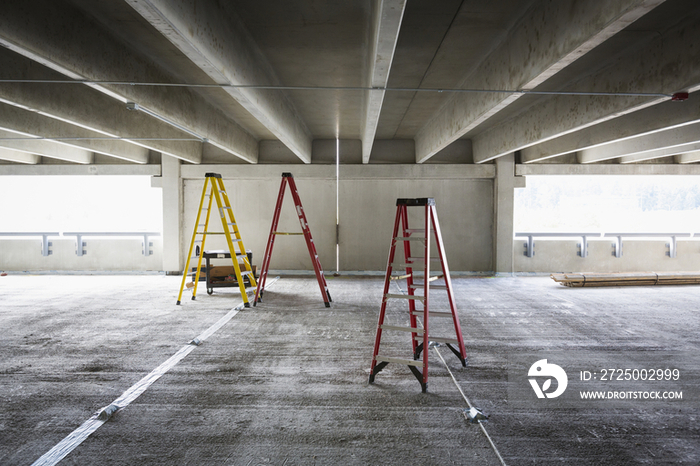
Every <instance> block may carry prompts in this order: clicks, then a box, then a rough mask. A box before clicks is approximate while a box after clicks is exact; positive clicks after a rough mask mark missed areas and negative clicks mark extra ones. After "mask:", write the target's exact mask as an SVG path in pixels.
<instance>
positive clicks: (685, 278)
mask: <svg viewBox="0 0 700 466" xmlns="http://www.w3.org/2000/svg"><path fill="white" fill-rule="evenodd" d="M551 277H552V280H554V281H555V282H557V283H559V284H560V285H563V286H570V287H583V286H650V285H700V273H697V272H634V273H553V274H552V275H551Z"/></svg>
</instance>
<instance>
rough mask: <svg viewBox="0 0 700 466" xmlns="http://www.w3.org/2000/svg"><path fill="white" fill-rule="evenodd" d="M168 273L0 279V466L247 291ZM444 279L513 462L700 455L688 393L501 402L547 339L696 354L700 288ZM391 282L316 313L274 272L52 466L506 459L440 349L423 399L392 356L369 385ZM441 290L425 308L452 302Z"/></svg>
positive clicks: (56, 437)
mask: <svg viewBox="0 0 700 466" xmlns="http://www.w3.org/2000/svg"><path fill="white" fill-rule="evenodd" d="M179 284H180V279H179V278H178V277H171V276H162V275H142V276H116V275H107V276H78V275H73V276H59V275H43V276H30V275H10V276H6V277H0V297H1V299H2V305H1V306H0V328H2V329H3V332H2V338H1V339H0V354H2V358H1V359H0V464H3V465H25V464H27V465H28V464H31V463H32V462H33V461H35V460H36V459H38V458H39V457H40V456H41V455H43V454H44V453H45V452H47V451H49V450H50V449H51V448H52V447H53V446H54V445H56V444H57V443H58V442H60V441H61V440H62V439H64V438H65V437H66V436H67V435H68V434H70V433H71V432H72V431H73V430H74V429H76V428H78V427H79V426H80V425H81V424H82V423H83V422H84V421H85V420H87V419H89V418H90V417H91V416H92V415H93V414H94V413H95V412H96V411H97V410H99V409H100V408H102V407H104V406H107V405H109V404H110V403H111V402H112V401H114V400H115V399H116V398H118V397H119V396H120V395H121V394H122V393H123V392H124V391H125V390H127V389H128V388H129V387H131V386H132V385H133V384H134V383H136V382H138V381H139V380H140V379H142V378H143V377H144V376H145V375H147V374H148V373H149V372H150V371H151V370H153V369H154V368H156V367H157V366H159V365H160V364H161V363H163V362H164V361H165V360H167V359H168V358H169V357H170V356H172V355H173V354H175V353H176V352H177V351H178V350H179V349H180V348H182V347H183V346H184V345H186V344H187V343H188V342H189V341H190V340H191V339H192V338H194V337H196V336H197V335H200V334H201V333H202V332H203V331H204V330H206V329H207V328H209V327H210V326H211V325H212V324H214V323H215V322H217V321H218V320H219V319H220V318H221V317H222V316H224V315H226V314H227V313H228V312H229V311H230V310H231V309H232V308H233V307H234V306H236V305H237V304H239V303H240V302H241V300H240V295H237V294H236V293H235V291H234V290H233V289H230V288H227V289H217V290H215V293H214V294H213V295H211V296H209V295H207V294H206V293H205V292H204V291H203V290H200V293H199V295H198V297H197V300H196V301H192V300H190V299H189V296H185V297H184V298H185V299H183V304H182V305H181V306H176V305H175V301H176V299H177V291H178V289H179ZM454 285H455V290H456V298H457V307H458V309H459V312H460V320H461V323H462V327H463V332H464V337H465V343H466V345H467V352H468V354H469V366H468V367H467V368H462V367H461V364H460V363H459V361H458V360H457V359H456V358H455V357H454V356H452V355H451V354H450V352H449V351H445V349H444V348H441V349H440V351H441V354H442V355H443V356H444V358H445V361H446V362H447V364H448V365H449V367H450V370H451V371H452V372H453V374H454V376H455V378H456V380H457V383H458V384H459V386H460V387H461V389H462V390H463V391H464V392H465V394H466V395H467V396H468V397H469V399H470V400H471V402H472V403H473V404H474V405H476V406H478V407H480V408H482V409H483V410H484V411H485V412H487V413H488V414H490V415H491V417H490V419H489V421H488V422H487V423H485V424H484V425H485V427H486V429H487V430H488V432H489V434H490V435H491V437H492V439H493V441H494V443H495V445H496V447H497V448H498V450H499V451H500V453H501V454H502V456H503V458H504V460H505V462H506V463H507V464H509V465H521V464H526V465H527V464H532V465H535V464H537V465H540V464H545V465H549V464H577V465H593V464H655V465H656V464H698V462H700V443H699V442H698V440H697V439H698V438H700V428H698V425H697V420H698V417H699V416H700V406H699V405H698V402H697V398H696V399H690V398H688V399H685V400H684V401H683V402H679V403H677V404H673V405H666V404H658V403H657V404H645V403H633V404H632V405H631V406H629V407H615V408H607V409H605V410H591V409H590V407H572V408H569V409H560V410H531V409H530V410H528V409H522V408H518V407H517V406H514V405H513V403H512V402H511V401H512V400H509V397H508V393H507V384H508V373H507V370H506V366H507V360H508V358H509V357H510V356H511V355H514V354H517V353H526V352H535V351H539V350H542V349H574V350H596V349H601V348H604V349H607V350H608V351H617V352H625V351H631V350H638V349H639V348H647V349H653V350H664V351H671V352H673V351H677V352H678V354H684V353H697V351H698V349H699V348H700V337H698V327H699V325H698V323H699V321H700V319H699V318H698V316H697V307H696V306H695V303H697V301H698V298H700V287H695V286H687V287H675V288H671V287H666V288H664V287H656V288H652V287H650V288H636V287H627V288H607V289H588V288H583V289H569V288H563V287H560V286H558V285H556V284H554V283H553V282H551V280H549V279H548V278H542V277H527V278H495V279H476V278H459V279H454ZM382 286H383V279H382V278H377V277H374V278H363V277H338V278H332V279H330V280H329V289H330V291H331V294H332V297H333V300H334V302H333V305H332V307H331V308H325V307H324V305H323V301H322V300H321V297H320V292H319V290H318V286H317V284H316V282H315V280H314V279H313V278H291V277H284V278H282V279H280V280H279V281H277V282H276V283H274V284H273V285H272V286H270V287H269V288H268V290H267V291H266V294H265V300H264V302H263V303H261V304H258V306H256V307H254V308H250V309H244V310H242V311H241V312H239V313H238V314H236V315H235V316H234V317H233V318H232V319H231V320H230V321H229V322H228V323H227V324H225V325H224V326H223V327H222V328H221V329H219V330H218V331H217V332H215V333H214V334H213V335H212V336H210V337H209V338H208V339H207V340H205V341H204V342H203V343H202V344H201V345H200V346H198V347H196V348H194V349H193V350H192V352H191V353H190V354H189V355H188V356H186V357H185V358H184V359H183V360H182V361H181V362H180V363H179V364H177V365H176V366H174V367H173V368H172V369H171V370H170V371H169V372H167V373H166V374H165V375H163V376H162V377H161V378H160V379H159V380H157V381H156V382H155V383H153V385H151V386H150V387H149V388H148V389H147V390H146V391H145V392H144V393H143V394H142V395H141V396H140V397H139V398H137V399H136V400H135V401H133V403H131V404H130V405H128V406H127V407H125V408H124V409H122V410H120V411H118V412H117V413H116V414H115V415H114V416H113V417H112V418H111V419H110V420H109V421H108V422H106V423H105V424H104V425H102V426H101V427H100V428H99V429H98V430H97V431H96V432H95V433H93V434H92V435H91V436H90V437H88V438H87V439H86V440H85V441H84V442H83V443H82V444H81V445H79V446H78V447H77V448H76V449H75V450H74V451H72V452H71V453H70V454H69V455H68V456H67V457H66V458H65V459H64V460H63V461H61V463H60V464H231V465H242V466H248V465H257V464H275V465H302V464H303V465H307V464H317V465H328V464H330V465H334V464H338V465H340V464H343V465H344V464H358V465H365V464H371V465H375V464H376V465H379V464H405V465H407V464H436V465H446V464H478V465H482V464H483V465H497V464H500V461H499V460H498V457H497V456H496V453H495V452H494V451H493V449H492V448H491V446H490V445H489V443H488V440H487V439H486V437H485V436H484V435H483V433H482V432H481V430H480V429H479V427H478V426H477V425H474V424H470V423H469V422H468V421H467V420H465V418H464V416H463V413H462V409H464V408H466V403H465V401H464V399H463V398H462V396H461V395H460V393H459V391H458V390H457V387H456V386H455V384H454V383H453V381H452V379H451V378H450V376H449V373H448V372H447V370H446V369H445V367H444V366H443V365H442V363H441V362H440V360H439V358H437V357H436V355H435V354H434V353H431V355H430V358H431V359H430V361H431V366H430V378H429V387H428V393H426V394H423V393H421V391H420V386H419V384H418V382H417V381H416V379H415V378H414V377H413V375H412V374H411V373H410V371H409V370H408V369H407V368H406V367H405V366H399V365H396V364H390V365H389V366H387V367H386V368H385V369H384V370H383V371H382V372H380V373H379V374H378V375H377V377H376V381H375V383H374V384H373V385H369V384H368V383H367V377H368V371H369V364H370V359H371V354H372V344H373V341H374V335H375V330H376V323H377V316H378V312H379V306H380V302H381V292H382ZM393 286H394V285H392V287H393ZM438 293H439V292H438V291H434V292H433V295H432V296H433V297H434V299H433V300H432V305H434V307H433V309H434V310H440V309H436V308H440V307H441V306H442V307H444V304H445V301H446V300H444V299H443V298H441V297H440V296H439V295H438ZM404 306H406V304H405V302H403V301H402V302H400V303H399V302H396V303H394V302H391V303H390V305H389V307H388V314H387V319H388V320H391V322H392V323H396V324H398V323H399V322H400V321H401V319H404V318H405V309H404ZM442 310H444V309H442ZM388 323H389V322H388ZM431 323H432V324H431V327H433V329H434V330H436V331H437V330H441V329H440V326H444V325H445V324H444V323H439V322H438V321H437V319H434V320H433V321H431ZM448 330H449V326H446V327H444V332H441V333H449V332H448ZM407 335H408V334H402V335H398V336H396V335H391V334H390V332H385V338H383V339H382V348H383V350H386V351H387V352H395V353H396V356H403V357H406V356H407V355H406V354H405V350H406V348H408V346H409V341H408V340H407V339H406V337H407ZM402 352H403V354H402Z"/></svg>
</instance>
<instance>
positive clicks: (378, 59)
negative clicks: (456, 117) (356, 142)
mask: <svg viewBox="0 0 700 466" xmlns="http://www.w3.org/2000/svg"><path fill="white" fill-rule="evenodd" d="M373 6H374V8H373V10H372V17H371V22H372V31H371V37H370V48H369V67H368V77H367V84H368V85H369V86H370V87H375V88H377V87H380V88H383V87H386V86H387V83H388V82H389V72H390V70H391V63H392V61H393V60H394V51H395V50H396V43H397V42H398V40H399V30H400V29H401V20H402V19H403V13H404V10H405V8H406V0H377V1H375V2H373ZM384 94H385V91H366V92H365V101H364V118H363V119H362V123H361V128H360V131H361V139H362V163H369V158H370V154H371V153H372V145H373V144H374V137H375V135H376V134H377V125H378V124H379V115H380V114H381V111H382V104H383V103H384Z"/></svg>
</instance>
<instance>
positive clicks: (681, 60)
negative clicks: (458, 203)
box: [0, 0, 700, 164]
mask: <svg viewBox="0 0 700 466" xmlns="http://www.w3.org/2000/svg"><path fill="white" fill-rule="evenodd" d="M698 44H700V3H698V2H697V1H695V0H666V1H664V0H611V1H606V2H601V1H599V0H577V1H574V0H559V1H557V2H551V1H543V0H494V1H491V2H483V1H476V0H471V1H469V0H444V1H440V2H425V1H421V0H382V1H379V0H377V1H370V0H352V1H333V2H329V1H321V0H307V1H303V0H270V1H265V2H259V1H250V0H231V1H226V2H224V1H217V0H110V1H106V0H105V1H95V0H22V1H19V0H17V1H7V2H2V4H1V5H0V45H2V46H3V47H0V80H2V82H0V163H8V164H20V163H21V164H42V163H71V164H95V163H136V164H144V163H149V162H153V161H154V160H155V159H156V158H157V154H158V153H161V154H166V155H170V156H174V157H177V158H179V159H182V160H183V161H185V162H188V163H195V164H198V163H275V162H276V163H279V162H286V163H324V162H325V163H328V162H332V161H333V160H334V154H332V153H330V152H332V151H334V150H335V149H334V148H335V144H324V143H323V142H324V140H333V139H336V138H339V139H341V143H342V144H341V160H342V162H343V163H389V162H402V163H441V162H450V163H491V162H492V161H493V160H495V159H496V158H498V157H501V156H503V155H506V154H510V153H516V155H517V157H518V158H519V160H520V161H521V162H522V163H535V164H537V163H567V164H568V163H572V162H573V163H583V164H590V163H606V164H609V163H655V162H659V161H662V162H663V163H667V162H668V161H669V157H670V156H673V157H674V158H673V159H671V160H672V161H675V162H676V163H693V162H696V159H697V158H698V157H697V152H698V150H700V137H695V136H694V131H693V130H694V129H695V128H696V126H697V124H700V104H699V103H698V102H697V96H696V95H695V94H693V93H694V91H695V90H697V89H698V88H699V87H700V66H698V63H700V56H699V55H700V47H698ZM57 81H71V82H72V83H59V82H57ZM76 81H79V82H78V83H76ZM467 90H468V91H469V92H466V91H467ZM682 92H689V93H690V97H689V99H688V100H685V101H680V102H678V101H671V100H672V96H673V95H675V94H677V93H682ZM329 151H330V152H329Z"/></svg>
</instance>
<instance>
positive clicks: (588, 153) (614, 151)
mask: <svg viewBox="0 0 700 466" xmlns="http://www.w3.org/2000/svg"><path fill="white" fill-rule="evenodd" d="M697 143H700V123H695V124H692V125H686V126H682V127H680V128H676V129H672V130H668V131H660V132H658V133H654V134H649V135H646V136H640V137H637V138H632V139H626V140H624V141H618V142H613V143H610V144H605V145H603V146H598V147H595V148H593V149H586V150H582V151H579V152H578V160H579V162H580V163H594V162H600V161H603V160H610V159H616V158H618V157H625V158H626V160H627V162H628V163H629V162H635V161H641V160H648V159H652V158H658V157H664V156H667V155H675V154H679V153H682V152H686V151H687V150H688V149H687V146H688V145H694V144H697ZM668 151H670V152H668Z"/></svg>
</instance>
